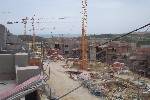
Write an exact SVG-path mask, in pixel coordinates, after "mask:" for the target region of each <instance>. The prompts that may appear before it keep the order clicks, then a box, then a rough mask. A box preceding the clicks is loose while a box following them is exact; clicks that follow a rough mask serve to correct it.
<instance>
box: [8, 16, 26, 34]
mask: <svg viewBox="0 0 150 100" xmlns="http://www.w3.org/2000/svg"><path fill="white" fill-rule="evenodd" d="M27 22H28V17H25V18H22V19H21V22H20V21H14V22H13V21H8V22H7V24H16V23H23V24H24V35H26V34H27V31H26V30H27Z"/></svg>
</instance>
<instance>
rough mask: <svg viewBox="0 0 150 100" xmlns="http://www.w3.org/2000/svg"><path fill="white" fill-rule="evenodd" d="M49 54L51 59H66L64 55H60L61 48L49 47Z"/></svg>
mask: <svg viewBox="0 0 150 100" xmlns="http://www.w3.org/2000/svg"><path fill="white" fill-rule="evenodd" d="M47 56H48V58H49V59H50V60H54V61H56V60H64V58H63V56H62V55H60V52H59V49H49V50H48V53H47Z"/></svg>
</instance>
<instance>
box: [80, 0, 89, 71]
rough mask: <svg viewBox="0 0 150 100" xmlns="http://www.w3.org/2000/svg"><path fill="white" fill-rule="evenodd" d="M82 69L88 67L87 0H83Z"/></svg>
mask: <svg viewBox="0 0 150 100" xmlns="http://www.w3.org/2000/svg"><path fill="white" fill-rule="evenodd" d="M81 32H82V36H81V64H80V68H81V69H86V68H87V67H88V53H87V52H88V40H87V0H82V31H81Z"/></svg>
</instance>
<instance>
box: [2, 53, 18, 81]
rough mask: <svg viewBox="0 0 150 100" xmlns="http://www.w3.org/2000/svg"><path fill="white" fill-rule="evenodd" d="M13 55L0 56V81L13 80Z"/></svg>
mask: <svg viewBox="0 0 150 100" xmlns="http://www.w3.org/2000/svg"><path fill="white" fill-rule="evenodd" d="M14 65H15V62H14V55H12V54H0V80H9V79H15V66H14Z"/></svg>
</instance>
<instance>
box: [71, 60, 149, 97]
mask: <svg viewBox="0 0 150 100" xmlns="http://www.w3.org/2000/svg"><path fill="white" fill-rule="evenodd" d="M129 74H130V71H129V70H128V68H127V67H126V66H125V65H124V64H123V63H119V62H116V63H114V64H113V65H112V66H110V67H107V66H105V67H104V68H103V69H101V70H98V71H80V73H78V74H74V73H72V75H71V76H72V77H71V78H72V79H75V80H78V81H80V82H81V83H82V84H83V86H84V87H85V88H87V89H88V90H89V92H90V93H91V94H92V95H95V96H100V97H104V98H106V99H111V100H133V99H135V100H136V99H142V100H148V98H150V85H149V84H148V83H147V82H145V81H141V80H140V79H139V80H137V79H136V80H131V79H125V78H121V77H119V76H121V75H126V76H129Z"/></svg>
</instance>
